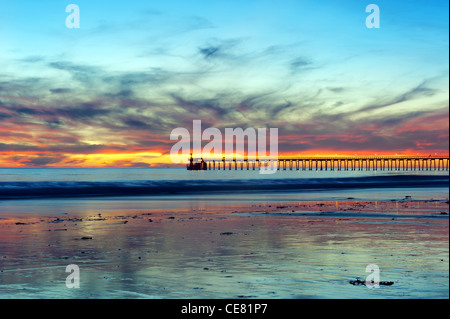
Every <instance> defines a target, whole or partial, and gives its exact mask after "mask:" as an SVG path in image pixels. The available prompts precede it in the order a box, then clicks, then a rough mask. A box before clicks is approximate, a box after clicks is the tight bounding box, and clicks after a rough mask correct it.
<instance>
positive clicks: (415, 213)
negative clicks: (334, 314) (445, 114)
mask: <svg viewBox="0 0 450 319" xmlns="http://www.w3.org/2000/svg"><path fill="white" fill-rule="evenodd" d="M196 196H197V197H196ZM196 196H193V195H189V196H181V195H180V196H178V197H174V196H172V197H169V198H167V197H158V198H148V197H124V198H117V197H105V198H90V199H79V198H58V199H52V200H49V199H39V198H38V199H27V200H5V201H1V202H0V209H1V214H0V298H44V299H46V298H81V299H85V298H105V299H115V298H121V299H122V298H132V299H135V298H148V299H186V298H188V299H196V298H202V299H204V298H205V299H222V298H237V299H249V298H250V299H251V298H268V299H272V298H273V299H295V298H301V299H307V298H327V299H328V298H330V299H342V298H343V299H359V298H364V299H372V298H382V299H387V298H393V299H397V298H400V299H402V298H407V299H409V298H444V299H446V298H448V297H449V295H448V291H449V284H448V283H449V278H448V273H449V272H448V271H449V267H448V266H449V263H448V253H449V252H448V247H449V245H448V243H449V242H448V230H449V228H448V227H449V223H448V221H449V220H448V214H449V202H448V188H447V189H446V188H442V187H441V188H436V189H435V188H430V187H428V188H427V189H420V188H414V189H407V188H400V189H399V188H396V189H385V190H383V191H380V190H373V189H361V188H354V189H351V190H328V191H327V192H306V193H305V192H302V193H298V192H291V193H286V192H283V193H282V194H280V193H264V194H263V193H261V194H254V195H253V196H243V197H240V196H238V195H234V196H231V195H229V194H228V195H227V194H216V195H214V196H213V195H210V196H209V197H205V196H203V195H196ZM73 264H74V265H77V266H78V267H79V270H80V288H72V289H70V288H67V287H66V278H67V276H69V275H70V273H68V272H66V267H67V266H68V265H73ZM372 264H374V265H377V266H378V268H379V276H380V280H381V281H390V282H393V284H392V285H390V286H384V285H381V286H380V287H379V288H372V289H369V288H368V287H366V286H364V285H352V284H350V281H352V280H356V279H360V280H365V279H366V277H367V276H368V275H369V273H368V272H366V267H367V266H368V265H372Z"/></svg>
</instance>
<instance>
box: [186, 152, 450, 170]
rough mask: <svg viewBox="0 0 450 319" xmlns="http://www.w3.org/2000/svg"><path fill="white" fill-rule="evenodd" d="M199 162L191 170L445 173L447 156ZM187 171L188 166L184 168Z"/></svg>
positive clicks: (206, 159) (288, 158)
mask: <svg viewBox="0 0 450 319" xmlns="http://www.w3.org/2000/svg"><path fill="white" fill-rule="evenodd" d="M198 161H201V163H203V164H202V165H197V167H199V169H195V168H194V169H191V170H232V169H234V170H257V169H258V170H259V169H260V168H261V167H264V166H268V165H271V164H274V162H276V164H277V167H278V170H297V171H298V170H301V171H307V170H310V171H312V170H316V171H323V170H325V171H327V170H331V171H334V170H336V171H356V170H360V171H362V170H365V171H369V170H373V171H376V170H381V171H385V170H389V171H432V170H434V171H438V170H445V171H448V167H449V157H448V156H398V155H396V156H342V157H341V156H340V157H332V156H317V157H281V156H280V157H277V158H269V157H265V158H256V159H255V158H253V159H249V158H243V159H232V160H230V159H225V158H223V159H222V160H217V159H208V158H201V159H197V160H193V159H192V160H191V163H193V162H198ZM188 169H189V165H188Z"/></svg>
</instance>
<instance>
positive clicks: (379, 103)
mask: <svg viewBox="0 0 450 319" xmlns="http://www.w3.org/2000/svg"><path fill="white" fill-rule="evenodd" d="M71 3H75V4H77V5H78V6H79V8H80V28H79V29H68V28H67V27H66V25H65V21H66V17H67V16H68V15H69V14H68V13H66V12H65V8H66V6H67V5H68V4H71ZM371 3H376V4H377V5H378V6H379V8H380V18H381V20H380V21H381V28H379V29H369V28H367V27H366V24H365V21H366V17H367V16H368V13H366V12H365V9H366V6H367V5H369V4H371ZM448 6H449V3H448V1H425V0H420V1H412V0H411V1H400V0H389V1H387V0H386V1H385V0H373V1H372V2H371V1H362V0H352V1H333V0H322V1H312V0H304V1H300V0H297V1H273V0H272V1H262V0H258V1H256V0H246V1H242V0H241V1H235V0H228V1H200V0H197V1H195V0H194V1H181V0H179V1H178V0H177V1H173V0H168V1H153V0H146V1H143V0H142V1H98V0H95V1H93V0H89V1H88V0H71V1H61V0H51V1H50V0H49V1H25V0H16V1H10V0H7V1H6V0H5V1H1V2H0V167H149V166H157V165H160V164H164V165H166V164H169V163H170V158H169V152H170V149H171V147H172V146H173V144H174V141H171V140H170V138H169V137H170V132H171V131H172V130H173V129H175V128H177V127H185V128H187V129H189V130H192V121H193V120H201V121H202V124H203V126H204V128H207V127H216V128H219V129H220V130H222V131H223V130H224V128H226V127H232V128H235V127H241V128H244V129H245V128H247V127H252V128H262V127H267V128H270V127H272V128H278V129H279V152H280V153H281V154H375V153H377V154H396V153H397V154H416V153H420V154H427V155H428V154H435V153H437V154H448V147H449V142H448V141H449V91H448V85H449V65H448V56H449V38H448V31H449V24H448V23H449V16H448V12H449V7H448Z"/></svg>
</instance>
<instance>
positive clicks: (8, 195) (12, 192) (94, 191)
mask: <svg viewBox="0 0 450 319" xmlns="http://www.w3.org/2000/svg"><path fill="white" fill-rule="evenodd" d="M448 186H449V176H442V175H389V176H366V177H343V178H295V179H233V180H146V181H142V180H133V181H108V182H105V181H102V182H93V181H64V182H63V181H61V182H56V181H51V182H0V199H1V200H6V199H26V198H66V197H69V198H70V197H112V196H157V195H160V196H162V195H183V194H211V193H215V194H217V193H236V192H241V193H242V192H244V191H245V192H246V193H254V192H257V193H263V192H288V191H290V192H294V191H298V192H308V191H324V190H334V189H336V190H337V189H358V188H359V189H367V188H375V189H376V188H380V189H381V188H430V187H448Z"/></svg>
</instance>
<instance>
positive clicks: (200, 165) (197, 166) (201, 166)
mask: <svg viewBox="0 0 450 319" xmlns="http://www.w3.org/2000/svg"><path fill="white" fill-rule="evenodd" d="M207 169H208V165H207V164H206V162H205V161H204V160H203V158H201V159H200V162H195V163H194V158H193V157H192V153H191V158H190V159H189V164H188V165H187V170H188V171H206V170H207Z"/></svg>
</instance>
